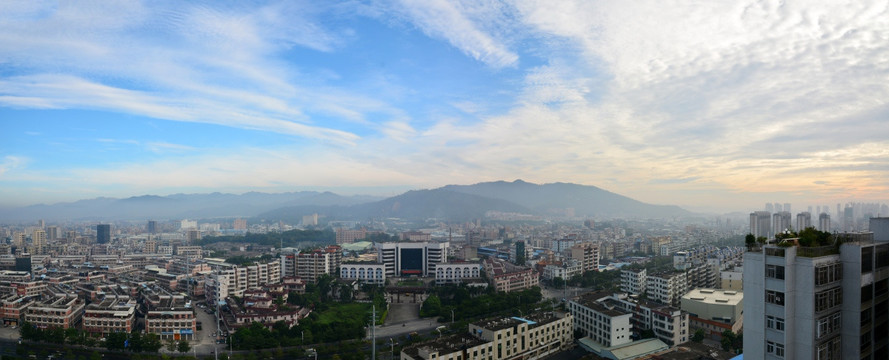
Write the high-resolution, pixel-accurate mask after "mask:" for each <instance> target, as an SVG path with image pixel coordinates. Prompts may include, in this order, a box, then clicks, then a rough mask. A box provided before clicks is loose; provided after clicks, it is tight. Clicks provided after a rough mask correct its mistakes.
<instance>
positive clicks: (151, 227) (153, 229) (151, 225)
mask: <svg viewBox="0 0 889 360" xmlns="http://www.w3.org/2000/svg"><path fill="white" fill-rule="evenodd" d="M147 230H148V233H149V234H157V221H154V220H148V228H147Z"/></svg>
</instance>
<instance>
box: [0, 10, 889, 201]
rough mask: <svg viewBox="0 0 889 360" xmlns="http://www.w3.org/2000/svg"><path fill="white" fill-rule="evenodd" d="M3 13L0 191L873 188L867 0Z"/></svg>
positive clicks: (887, 156)
mask: <svg viewBox="0 0 889 360" xmlns="http://www.w3.org/2000/svg"><path fill="white" fill-rule="evenodd" d="M0 34H3V36H0V48H3V49H7V51H5V52H2V53H0V132H2V134H3V135H4V136H3V138H2V140H0V207H3V208H11V207H18V206H26V205H32V204H39V203H43V204H53V203H59V202H71V201H77V200H82V199H92V198H97V197H115V198H127V197H131V196H141V195H147V194H153V195H159V196H166V195H170V194H176V193H212V192H223V193H236V194H240V193H245V192H250V191H257V192H266V193H281V192H290V191H301V190H318V191H327V190H329V191H332V192H335V193H338V194H341V195H353V194H361V195H377V196H392V195H396V194H398V193H401V192H404V191H407V190H411V189H423V188H437V187H441V186H444V185H448V184H474V183H479V182H486V181H498V180H504V181H513V180H515V179H522V180H524V181H528V182H532V183H537V184H543V183H553V182H566V183H576V184H583V185H592V186H597V187H600V188H602V189H605V190H608V191H611V192H614V193H617V194H621V195H624V196H627V197H630V198H633V199H636V200H639V201H643V202H646V203H651V204H670V205H678V206H682V207H684V208H687V209H689V210H693V211H701V209H713V210H711V211H712V212H726V211H741V212H744V211H752V210H760V209H762V208H763V205H764V204H765V203H766V202H779V203H792V204H794V212H799V211H801V210H802V209H805V206H808V205H812V206H817V205H828V206H830V207H834V206H835V204H837V203H847V202H879V203H887V202H889V85H887V84H889V41H887V40H889V39H887V38H886V34H889V8H887V6H886V4H885V2H881V1H860V2H855V3H851V4H834V3H833V2H829V1H824V2H815V1H800V2H794V1H785V2H780V3H779V2H768V1H767V2H758V1H739V2H729V3H706V4H701V3H699V2H691V1H680V2H676V3H664V2H659V1H641V2H594V3H591V2H587V1H564V2H557V3H552V2H536V1H502V2H501V1H409V0H405V1H391V2H390V1H366V2H353V1H337V2H322V3H312V2H305V3H301V2H275V1H270V2H261V3H240V2H239V3H235V4H219V3H217V2H189V3H180V2H139V1H133V2H125V3H106V2H96V3H86V2H70V3H69V2H63V3H54V2H43V1H32V2H19V3H2V4H0ZM337 189H340V191H338V190H337ZM348 189H352V190H354V191H343V190H348ZM375 191H376V193H375ZM718 209H722V210H718Z"/></svg>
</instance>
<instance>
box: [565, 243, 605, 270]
mask: <svg viewBox="0 0 889 360" xmlns="http://www.w3.org/2000/svg"><path fill="white" fill-rule="evenodd" d="M568 256H569V258H570V259H574V260H577V261H579V262H580V266H581V272H587V271H599V244H597V243H593V242H583V243H580V244H576V245H574V246H572V247H571V252H570V253H569V255H568Z"/></svg>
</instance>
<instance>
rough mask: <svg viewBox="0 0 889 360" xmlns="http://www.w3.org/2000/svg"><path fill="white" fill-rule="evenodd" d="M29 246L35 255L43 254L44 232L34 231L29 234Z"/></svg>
mask: <svg viewBox="0 0 889 360" xmlns="http://www.w3.org/2000/svg"><path fill="white" fill-rule="evenodd" d="M31 245H32V246H33V247H34V250H33V252H34V253H35V254H44V251H46V231H44V230H42V229H37V230H34V232H33V233H31Z"/></svg>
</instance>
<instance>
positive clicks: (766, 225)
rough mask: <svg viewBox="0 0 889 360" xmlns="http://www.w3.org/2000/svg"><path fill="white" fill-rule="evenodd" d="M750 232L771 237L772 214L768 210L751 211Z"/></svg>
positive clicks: (757, 235)
mask: <svg viewBox="0 0 889 360" xmlns="http://www.w3.org/2000/svg"><path fill="white" fill-rule="evenodd" d="M750 233H751V234H753V235H754V236H756V237H766V238H768V237H771V236H772V214H771V213H770V212H768V211H754V212H752V213H750Z"/></svg>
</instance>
